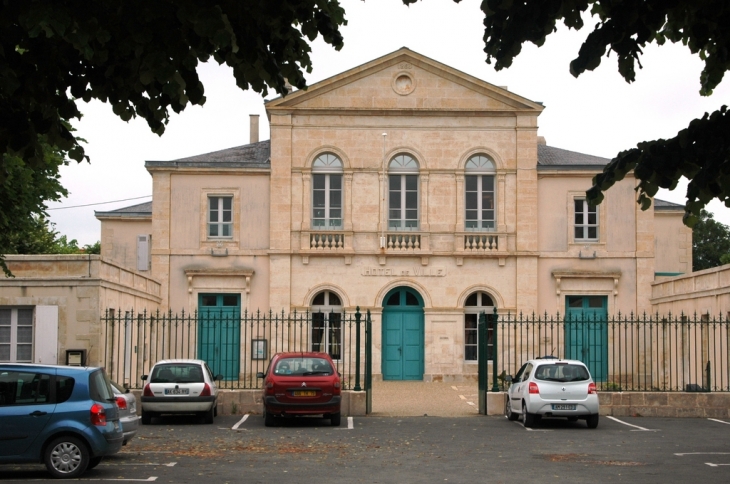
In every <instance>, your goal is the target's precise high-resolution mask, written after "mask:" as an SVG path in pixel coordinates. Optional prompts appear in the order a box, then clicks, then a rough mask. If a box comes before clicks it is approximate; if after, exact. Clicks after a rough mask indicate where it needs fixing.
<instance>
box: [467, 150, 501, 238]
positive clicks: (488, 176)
mask: <svg viewBox="0 0 730 484" xmlns="http://www.w3.org/2000/svg"><path fill="white" fill-rule="evenodd" d="M464 171H465V176H464V181H465V198H466V199H465V207H466V213H465V217H464V227H465V228H466V230H494V229H495V227H496V217H495V213H496V211H495V209H494V205H495V193H494V174H495V172H496V171H495V167H494V161H492V159H491V158H489V157H488V156H486V155H475V156H472V157H471V158H469V160H468V161H467V162H466V165H465V166H464Z"/></svg>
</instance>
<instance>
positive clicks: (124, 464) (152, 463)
mask: <svg viewBox="0 0 730 484" xmlns="http://www.w3.org/2000/svg"><path fill="white" fill-rule="evenodd" d="M100 465H101V466H102V467H104V466H105V467H115V466H156V467H159V466H164V467H175V466H176V465H177V462H168V463H166V464H163V463H161V462H115V463H113V464H103V463H102V464H100Z"/></svg>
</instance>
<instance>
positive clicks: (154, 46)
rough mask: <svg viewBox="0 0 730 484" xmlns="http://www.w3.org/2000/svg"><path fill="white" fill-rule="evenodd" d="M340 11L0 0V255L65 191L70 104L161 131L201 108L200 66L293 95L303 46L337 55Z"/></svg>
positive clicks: (280, 3)
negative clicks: (317, 43) (320, 43)
mask: <svg viewBox="0 0 730 484" xmlns="http://www.w3.org/2000/svg"><path fill="white" fill-rule="evenodd" d="M344 13H345V12H344V10H343V9H342V8H341V7H340V5H339V3H338V1H337V0H266V1H260V0H221V1H217V2H207V1H205V0H176V1H174V2H172V1H152V2H151V1H148V0H125V1H122V2H120V1H112V0H95V1H93V2H77V1H71V0H24V1H12V0H0V188H2V190H0V209H1V211H0V254H3V253H9V252H8V248H9V247H10V245H9V240H8V237H11V236H12V235H13V234H24V233H27V231H28V230H29V228H30V225H29V224H32V223H34V222H33V221H32V220H31V218H30V214H36V215H41V214H43V210H44V205H43V202H44V201H47V200H58V199H59V198H60V197H61V196H65V195H66V192H65V190H64V189H63V187H62V186H61V185H60V183H59V182H58V166H59V163H60V160H64V159H66V158H70V159H72V160H76V161H82V160H84V159H86V160H88V157H87V156H86V155H85V153H84V148H83V146H82V145H81V144H80V142H79V141H80V140H79V139H77V138H76V137H75V135H74V134H73V130H72V129H71V125H70V124H69V122H72V121H73V120H74V119H79V118H80V117H81V112H80V109H79V106H78V103H79V101H81V100H83V101H85V102H89V101H90V100H92V99H97V100H100V101H103V102H106V103H109V104H110V105H111V109H112V110H113V111H114V113H115V114H117V116H119V117H120V118H121V119H123V120H129V119H131V118H132V117H136V116H140V117H142V118H144V119H145V120H146V121H147V124H148V125H149V127H150V129H151V130H152V131H153V132H155V133H157V134H160V135H161V134H162V133H163V132H164V130H165V126H166V125H167V123H168V121H169V116H170V113H171V111H172V112H176V113H179V112H181V111H182V110H183V109H185V107H187V106H188V105H189V104H198V105H201V104H203V103H204V102H205V94H204V88H203V85H202V83H201V82H200V79H199V77H198V74H197V71H196V69H197V66H198V64H199V63H200V62H206V61H208V60H209V59H213V60H214V61H215V62H218V63H219V64H226V65H228V66H230V67H231V68H232V69H233V74H234V76H235V79H236V84H237V85H238V86H239V87H240V88H241V89H253V90H254V91H256V92H259V93H262V94H264V95H266V94H267V93H268V89H270V88H271V89H274V90H275V91H276V92H279V93H280V94H282V95H284V94H286V92H287V91H286V82H287V81H288V82H290V83H291V84H292V85H294V86H296V87H298V88H302V89H303V88H305V87H306V83H305V80H304V76H303V72H302V71H303V70H304V71H307V72H310V71H311V68H312V63H311V60H310V57H309V53H310V51H311V49H310V47H309V42H311V41H313V40H314V39H315V38H316V37H317V36H319V35H321V36H322V37H323V39H324V41H325V42H327V43H329V44H331V45H332V46H334V47H335V48H336V49H340V48H341V47H342V35H341V34H340V32H339V27H340V26H342V25H345V24H346V23H347V22H346V20H345V18H344ZM49 146H50V147H51V149H52V150H53V151H54V153H55V156H53V157H49V156H48V150H47V149H46V148H47V147H49ZM0 265H1V266H2V268H3V269H4V270H5V271H7V267H5V265H4V263H3V262H2V256H1V255H0Z"/></svg>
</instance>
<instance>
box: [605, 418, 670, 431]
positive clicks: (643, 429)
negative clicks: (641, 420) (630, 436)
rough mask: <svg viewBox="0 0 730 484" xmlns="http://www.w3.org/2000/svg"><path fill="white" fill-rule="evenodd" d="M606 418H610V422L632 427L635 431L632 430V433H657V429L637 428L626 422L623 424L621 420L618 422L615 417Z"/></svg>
mask: <svg viewBox="0 0 730 484" xmlns="http://www.w3.org/2000/svg"><path fill="white" fill-rule="evenodd" d="M606 418H610V419H611V420H613V421H615V422H618V423H620V424H624V425H628V426H629V427H634V428H635V429H637V430H632V432H658V430H657V429H645V428H644V427H639V426H638V425H634V424H630V423H627V422H624V421H623V420H619V419H617V418H616V417H612V416H610V415H607V416H606Z"/></svg>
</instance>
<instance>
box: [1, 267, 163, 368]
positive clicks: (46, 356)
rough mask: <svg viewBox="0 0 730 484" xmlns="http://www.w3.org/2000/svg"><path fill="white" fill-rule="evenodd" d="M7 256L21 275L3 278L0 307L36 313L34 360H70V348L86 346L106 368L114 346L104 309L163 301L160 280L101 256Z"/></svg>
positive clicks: (155, 305)
mask: <svg viewBox="0 0 730 484" xmlns="http://www.w3.org/2000/svg"><path fill="white" fill-rule="evenodd" d="M5 257H6V262H7V265H8V268H9V269H10V270H11V271H12V273H13V275H14V276H15V277H12V278H3V279H0V310H4V311H5V312H6V314H10V313H11V312H13V311H17V310H18V309H20V310H23V309H25V310H31V311H32V314H33V326H34V332H33V337H32V343H33V355H32V360H31V361H28V362H34V363H44V364H65V363H66V350H85V351H86V352H87V363H88V364H89V365H99V366H103V365H104V364H105V363H106V362H107V355H106V351H107V350H108V349H109V348H110V347H111V345H110V344H108V342H107V341H106V338H107V328H106V325H105V324H104V322H103V321H102V314H103V312H104V311H105V310H106V309H110V308H123V310H125V311H134V312H135V313H138V312H142V311H145V310H146V311H148V312H149V311H155V310H157V309H159V307H160V303H161V302H162V298H161V297H160V284H159V283H158V282H157V281H155V280H153V279H152V278H150V277H149V276H148V275H144V274H142V273H139V272H137V271H135V270H131V269H129V268H125V267H122V266H120V265H118V264H114V263H112V262H109V261H105V260H103V259H102V258H101V257H100V256H98V255H8V256H5ZM5 323H6V321H2V324H5ZM3 343H5V341H3ZM24 361H25V360H24Z"/></svg>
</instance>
